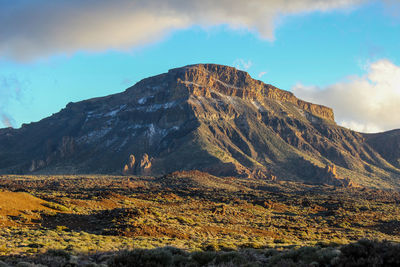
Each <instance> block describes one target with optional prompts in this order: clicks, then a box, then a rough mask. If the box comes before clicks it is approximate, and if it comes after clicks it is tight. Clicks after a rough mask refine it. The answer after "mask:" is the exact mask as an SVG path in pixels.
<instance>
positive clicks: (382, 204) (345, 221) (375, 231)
mask: <svg viewBox="0 0 400 267" xmlns="http://www.w3.org/2000/svg"><path fill="white" fill-rule="evenodd" d="M0 188H1V191H0V255H1V257H2V258H1V259H2V260H3V261H9V262H14V263H15V261H18V260H16V259H21V260H22V259H25V260H30V261H35V259H36V262H39V261H41V262H42V263H44V261H43V257H44V258H46V257H47V259H48V257H50V256H49V255H53V254H54V255H56V256H57V255H58V254H61V256H57V257H61V259H64V258H68V260H64V261H62V262H63V263H61V262H60V264H59V265H57V264H56V263H55V264H56V265H51V264H46V265H51V266H62V265H63V264H66V263H68V262H69V261H70V258H71V257H72V260H74V261H76V260H83V259H85V260H86V261H89V260H88V259H92V260H93V262H97V263H100V262H101V261H99V260H98V259H97V258H96V257H100V256H101V255H103V256H104V259H103V260H104V261H103V263H108V264H109V265H110V264H111V259H114V260H115V259H116V258H115V257H117V255H119V256H121V255H122V256H123V255H125V256H126V257H136V256H137V255H136V254H137V253H139V254H140V253H142V254H146V255H147V254H148V253H150V254H149V255H156V254H157V255H158V253H161V255H167V256H165V257H166V258H168V259H166V260H167V263H168V264H174V263H173V260H174V259H175V258H174V257H175V256H174V255H175V254H176V253H178V254H179V255H181V254H182V255H181V256H182V257H181V258H182V260H184V258H185V257H186V258H188V259H189V258H190V259H192V258H193V257H192V255H197V254H198V255H200V256H199V257H203V256H204V255H206V254H207V253H208V254H210V253H211V254H210V255H208V254H207V255H208V256H207V255H206V256H204V257H206V258H207V257H209V258H210V260H209V261H207V260H204V261H205V262H204V265H207V264H211V265H212V264H214V265H215V264H217V262H216V261H218V260H217V258H216V257H217V256H218V255H220V256H218V257H223V256H221V255H225V254H226V253H228V251H230V252H229V253H231V254H227V255H230V256H232V257H233V258H232V259H234V258H235V257H239V258H240V259H243V257H244V258H246V257H247V256H245V255H248V254H249V253H250V254H251V255H252V256H251V257H256V258H257V256H254V255H253V254H252V253H256V254H257V253H264V254H262V255H264V256H263V257H264V258H265V259H264V260H266V261H268V259H269V260H271V259H270V257H272V256H274V255H275V254H276V253H278V252H279V253H286V252H288V251H292V252H291V253H300V254H302V253H306V252H307V249H306V248H304V247H306V246H307V247H313V248H308V249H311V250H312V251H314V252H312V253H311V252H310V251H308V252H307V253H311V254H313V253H317V251H320V250H321V249H323V248H324V250H323V251H325V252H327V253H338V250H340V249H341V248H343V247H346V246H343V245H346V244H349V243H354V242H356V241H358V240H360V239H365V238H366V239H371V240H376V242H379V241H382V240H388V241H390V242H394V243H397V242H399V241H400V212H399V206H398V203H399V201H400V194H399V193H397V192H395V191H383V190H374V189H367V188H341V187H333V186H328V185H307V184H301V183H295V182H282V181H270V180H260V179H257V180H256V179H254V180H253V179H249V178H243V179H240V178H220V177H215V176H211V175H209V174H206V173H202V172H198V171H191V172H175V173H172V174H169V175H165V176H161V177H136V176H104V175H92V176H1V177H0ZM365 242H367V243H365ZM368 242H369V241H364V243H363V244H364V245H365V246H367V247H368V246H372V247H374V249H376V248H377V247H380V246H389V245H388V244H390V246H394V248H395V249H397V248H398V247H397V245H392V243H383V244H381V243H374V242H370V243H368ZM366 244H367V245H366ZM368 244H369V245H368ZM356 245H360V244H359V243H357V244H353V246H356ZM364 245H362V246H364ZM163 247H167V248H164V249H162V248H163ZM171 247H174V248H171ZM300 247H303V248H301V249H300V250H299V248H300ZM347 247H348V246H347ZM327 248H329V249H328V250H329V251H328V250H327ZM140 249H150V250H140ZM151 249H152V250H151ZM178 249H179V250H178ZM290 249H292V250H290ZM126 250H128V251H130V252H126ZM132 250H133V251H132ZM121 251H125V252H121ZM201 251H202V252H201ZM215 251H217V252H215ZM249 251H251V252H249ZM267 251H269V252H268V253H272V254H271V255H269V254H268V253H267ZM273 251H275V252H273ZM285 251H286V252H285ZM293 251H297V252H293ZM298 251H300V252H298ZM304 251H306V252H304ZM206 252H207V253H206ZM320 252H321V251H320ZM320 252H318V253H320ZM325 252H324V253H325ZM49 253H50V254H49ZM52 253H53V254H52ZM63 253H64V254H63ZM121 253H122V254H121ZM123 253H125V254H123ZM132 253H133V254H132ZM135 253H136V254H135ZM193 253H194V254H193ZM196 253H197V254H196ZM235 253H237V255H236V254H235ZM246 253H247V254H246ZM265 253H267V254H265ZM321 253H322V252H321ZM130 254H132V255H134V256H132V255H130ZM170 254H171V255H172V256H171V257H172V258H171V257H170V256H168V255H170ZM234 254H235V255H236V256H235V255H234ZM250 254H249V255H248V256H249V257H250ZM46 255H47V256H46ZM54 255H53V256H54ZM63 255H64V256H63ZM96 255H97V256H96ZM110 255H113V256H110ZM129 255H130V256H129ZM135 255H136V256H135ZM140 255H141V254H140ZM185 255H186V256H185ZM268 255H269V256H268ZM282 255H283V254H282ZM290 255H292V254H290ZM318 255H319V254H318ZM332 255H333V254H332ZM332 255H331V256H332ZM122 256H121V257H122ZM125 256H124V257H125ZM147 256H148V255H147ZM147 256H143V255H142V256H140V257H142V258H143V257H145V258H146V257H147ZM275 256H276V255H275ZM336 256H338V255H336ZM194 257H197V256H194ZM224 257H228V258H229V256H224ZM332 257H333V258H334V256H332ZM156 258H157V257H156ZM239 258H238V259H237V260H239ZM297 258H298V259H300V258H301V257H300V258H299V257H297ZM39 259H41V260H39ZM61 259H60V260H61ZM218 259H219V258H218ZM260 260H261V258H260ZM171 261H172V262H171ZM200 261H202V260H201V259H200ZM239 261H240V260H239ZM227 262H230V261H229V260H227ZM247 262H248V261H247ZM295 262H296V261H295ZM186 263H187V264H189V262H186ZM186 263H185V264H186ZM255 263H257V260H255ZM264 263H265V264H266V263H267V262H264ZM168 264H167V265H168ZM182 264H183V263H182ZM185 264H183V265H182V266H185ZM196 264H198V265H202V263H201V262H197V263H196ZM221 264H225V263H223V262H221ZM232 264H233V263H232ZM260 264H261V262H260ZM111 265H112V264H111ZM117 265H118V264H117ZM175 265H176V264H175ZM178 265H179V264H178ZM217 265H218V264H217ZM236 265H240V264H239V263H238V264H236ZM236 265H235V264H233V265H230V266H236ZM155 266H163V265H162V264H161V265H157V264H155ZM306 266H307V265H306ZM377 266H379V265H377Z"/></svg>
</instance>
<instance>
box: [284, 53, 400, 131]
mask: <svg viewBox="0 0 400 267" xmlns="http://www.w3.org/2000/svg"><path fill="white" fill-rule="evenodd" d="M292 91H293V92H294V93H295V94H296V95H297V96H298V97H300V98H303V99H306V100H309V101H311V102H315V103H320V104H324V105H327V106H330V107H332V108H333V109H334V112H335V116H336V119H337V121H338V123H339V124H341V125H343V126H345V127H349V128H351V129H354V130H357V131H361V132H378V131H382V130H391V129H396V128H400V119H399V118H400V116H399V114H400V105H399V103H400V66H397V65H395V64H393V63H392V62H391V61H389V60H386V59H383V60H379V61H376V62H373V63H369V64H368V66H367V74H366V75H364V76H361V77H359V76H350V77H348V78H346V79H345V80H344V81H341V82H338V83H335V84H332V85H329V86H326V87H323V88H320V87H317V86H305V85H302V84H298V85H296V86H295V87H294V88H293V89H292Z"/></svg>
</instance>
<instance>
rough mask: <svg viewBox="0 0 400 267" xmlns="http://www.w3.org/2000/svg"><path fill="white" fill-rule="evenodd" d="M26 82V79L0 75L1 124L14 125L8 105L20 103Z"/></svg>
mask: <svg viewBox="0 0 400 267" xmlns="http://www.w3.org/2000/svg"><path fill="white" fill-rule="evenodd" d="M26 84H27V81H21V80H20V79H18V78H17V77H15V76H13V75H7V76H4V75H3V76H1V75H0V118H1V124H2V126H5V127H14V126H15V120H14V119H13V117H12V115H11V114H9V111H8V110H9V106H10V105H11V104H12V103H21V100H22V98H23V92H24V90H25V88H26ZM1 124H0V125H1Z"/></svg>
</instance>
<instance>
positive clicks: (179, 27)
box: [0, 0, 400, 132]
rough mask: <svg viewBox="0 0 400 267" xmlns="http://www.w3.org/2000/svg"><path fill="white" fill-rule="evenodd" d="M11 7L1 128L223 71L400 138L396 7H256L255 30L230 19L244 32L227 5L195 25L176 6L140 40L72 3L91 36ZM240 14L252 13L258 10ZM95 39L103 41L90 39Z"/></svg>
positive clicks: (315, 0)
mask: <svg viewBox="0 0 400 267" xmlns="http://www.w3.org/2000/svg"><path fill="white" fill-rule="evenodd" d="M10 2H11V1H4V0H0V9H1V10H3V11H0V25H1V26H0V27H1V28H3V29H1V28H0V43H3V45H0V116H1V122H0V126H1V127H5V126H9V125H10V124H11V125H12V126H13V127H20V125H21V124H22V123H29V122H31V121H38V120H40V119H42V118H44V117H46V116H49V115H51V114H52V113H55V112H58V111H59V110H60V109H61V108H63V107H64V106H65V105H66V104H67V103H68V102H71V101H73V102H75V101H79V100H84V99H87V98H91V97H97V96H103V95H108V94H112V93H118V92H121V91H123V90H124V89H126V88H127V87H129V86H131V85H133V84H134V83H135V82H137V81H139V80H140V79H143V78H146V77H148V76H151V75H156V74H159V73H162V72H166V71H167V70H168V69H170V68H174V67H180V66H184V65H188V64H193V63H218V64H224V65H231V66H235V67H238V68H241V69H243V70H246V71H248V72H249V73H250V74H251V75H252V76H253V77H254V78H257V79H260V80H262V81H264V82H266V83H270V84H273V85H275V86H277V87H279V88H282V89H285V90H291V91H293V92H294V93H295V94H296V95H298V96H299V97H302V98H305V99H306V100H310V101H313V102H317V103H321V104H325V105H328V106H331V107H333V108H334V111H335V113H336V117H337V121H338V123H339V124H342V125H344V126H347V127H350V128H353V129H356V130H360V131H369V132H373V131H382V130H389V129H393V128H400V116H399V115H398V114H400V113H397V114H396V112H400V108H398V107H397V106H398V104H397V103H399V102H398V101H400V84H399V80H398V78H397V75H398V74H399V73H400V72H399V71H400V67H399V65H400V52H399V47H400V16H399V12H398V10H399V6H398V5H396V4H395V1H394V2H392V3H389V2H390V1H389V2H385V1H345V0H337V1H336V0H333V1H332V3H333V2H337V4H336V5H335V4H332V5H328V6H325V5H324V4H321V1H319V0H293V1H288V2H292V4H293V5H292V6H291V4H280V2H285V1H280V0H274V1H271V3H272V4H271V6H272V7H270V6H268V5H267V6H265V5H263V4H260V2H259V1H257V0H254V1H253V4H254V5H255V7H257V4H259V5H262V6H260V8H259V10H260V11H259V12H258V13H257V14H256V15H254V16H255V18H252V14H253V13H251V8H253V7H246V8H248V9H249V14H247V13H246V12H244V11H243V12H244V13H243V12H242V11H241V10H240V9H235V7H234V5H235V4H233V7H232V10H231V11H230V12H232V14H233V17H235V16H236V17H235V18H236V20H233V19H231V18H230V16H229V14H228V15H226V14H225V13H221V12H222V11H219V10H220V9H221V7H220V6H218V4H216V6H213V4H209V5H207V10H203V12H200V13H199V14H198V13H193V14H192V13H190V16H191V17H195V18H196V19H193V20H190V19H188V18H187V17H180V15H174V14H175V13H173V14H172V15H170V13H171V12H172V11H174V12H177V13H176V14H181V13H180V12H185V8H187V9H189V8H190V12H194V11H192V10H191V9H193V7H192V6H187V7H186V6H184V7H181V6H179V7H176V5H177V3H178V2H180V1H173V0H171V1H169V2H171V4H170V6H167V7H166V8H165V9H166V10H167V11H168V12H169V13H168V17H167V18H166V19H165V21H164V20H161V21H158V20H154V18H153V17H151V19H150V22H149V23H144V24H143V25H137V27H138V29H139V28H140V29H141V31H140V32H132V30H131V27H133V28H134V27H136V24H139V23H140V22H137V21H136V20H135V18H133V19H131V17H130V15H129V14H128V13H127V15H126V16H127V18H129V20H128V19H127V20H126V21H124V22H121V23H120V22H118V24H115V25H116V26H115V25H114V22H115V21H116V20H119V19H120V17H121V16H119V14H120V13H118V12H117V11H118V9H116V10H114V8H115V7H112V6H109V4H104V6H103V7H101V4H100V5H99V6H100V7H101V8H100V7H96V8H94V7H92V6H91V5H96V4H95V1H70V2H69V3H68V6H67V7H68V8H69V9H71V10H74V12H75V13H74V14H76V10H79V12H81V15H80V16H78V17H79V18H80V23H81V25H83V24H87V25H88V26H87V27H86V26H82V27H81V26H80V25H78V26H76V27H77V28H74V26H73V25H72V24H68V23H69V19H68V18H64V20H62V19H63V18H61V19H59V18H58V17H57V16H53V17H49V18H48V21H44V22H40V21H39V22H36V21H37V20H35V18H36V17H35V16H33V17H32V18H31V19H32V21H35V23H36V24H34V25H31V24H32V21H30V20H29V19H30V18H29V17H28V18H25V16H24V19H26V22H25V24H24V23H20V22H18V23H17V22H16V21H15V20H16V19H15V20H14V19H12V18H11V17H16V18H18V15H21V17H22V16H23V15H24V14H25V13H24V12H25V11H26V10H25V9H28V8H29V9H30V10H32V7H31V6H29V5H28V4H26V3H27V1H23V0H21V1H19V0H16V1H15V2H18V3H19V4H20V6H19V9H18V8H11V7H12V6H13V4H9V3H10ZM15 2H14V3H15ZM33 2H35V1H33ZM50 2H51V1H46V0H40V1H37V2H36V3H37V5H38V7H37V8H38V11H37V12H38V13H37V15H38V16H39V15H41V13H40V12H41V11H40V10H42V9H43V7H46V6H48V8H50V10H52V9H55V14H57V11H58V10H57V8H60V9H62V7H61V6H60V7H57V5H51V4H50ZM60 2H63V1H60ZM99 2H102V1H99ZM99 2H96V3H99ZM103 2H104V1H103ZM116 2H118V1H116ZM120 2H124V0H121V1H120ZM150 2H151V1H150ZM166 2H168V1H166ZM189 2H190V1H189ZM232 2H238V4H241V5H242V7H243V5H246V3H248V2H246V1H240V0H237V1H232ZM250 2H251V1H250ZM266 2H268V1H266ZM70 3H74V5H71V6H69V4H70ZM82 3H84V4H82ZM210 3H212V1H211V2H210ZM310 5H311V7H310ZM312 5H314V6H312ZM68 8H65V7H64V10H67V11H66V12H67V13H68V10H69V9H68ZM135 8H136V7H135ZM140 8H141V11H140V13H135V12H136V11H135V10H133V11H132V12H133V13H134V15H135V16H137V17H139V16H145V18H147V17H148V16H150V15H151V16H154V17H157V18H158V17H159V16H165V14H164V13H163V14H162V15H158V13H152V12H153V10H152V8H153V9H154V7H153V6H150V7H147V6H146V7H140ZM228 8H229V7H228ZM110 10H113V11H112V12H111V11H110ZM171 10H172V11H171ZM215 10H216V11H215ZM276 10H278V11H276ZM214 11H215V12H214ZM217 11H218V12H220V13H218V12H217ZM34 12H35V10H33V13H34ZM96 12H97V13H98V14H114V12H115V14H114V15H115V18H113V15H110V16H109V17H110V18H109V19H108V20H107V21H106V22H104V23H103V24H102V23H99V22H98V21H96V19H97V17H98V16H95V15H97V14H96ZM235 12H236V13H235ZM71 13H72V11H71ZM235 14H236V15H235ZM225 15H226V19H224V16H225ZM257 16H258V17H257ZM268 16H270V17H272V18H271V19H268V18H267V17H268ZM171 17H172V18H171ZM175 17H177V18H179V19H177V20H176V21H175V20H174V18H175ZM264 17H265V18H266V19H265V21H262V18H264ZM260 18H261V21H260ZM1 22H3V23H1ZM67 22H68V23H67ZM94 22H95V23H94ZM159 24H161V26H160V25H159ZM71 25H72V26H71ZM91 25H98V26H91ZM108 25H114V26H113V27H117V29H118V35H117V34H115V35H114V33H115V31H116V30H115V28H110V29H111V30H112V33H111V34H108V35H107V30H104V33H103V30H102V29H104V28H106V29H107V28H108ZM164 25H167V26H164ZM24 27H26V28H28V29H27V30H25V28H24ZM30 27H31V29H29V28H30ZM85 27H86V28H85ZM82 28H83V29H82ZM28 30H29V32H28ZM119 30H120V31H121V32H119ZM92 32H96V34H97V32H99V34H98V35H96V34H94V35H93V37H91V33H92ZM125 33H126V34H125ZM52 34H53V36H52ZM130 35H132V37H131V39H130V38H129V36H130ZM2 36H3V37H2ZM65 36H67V37H65ZM108 37H109V38H110V39H113V38H114V39H113V40H112V41H109V40H107V39H108ZM63 38H65V39H63ZM91 38H93V40H91ZM103 40H104V42H103ZM114 40H115V42H114ZM388 81H389V82H388ZM376 92H379V93H378V94H377V93H376ZM344 98H349V99H348V100H347V101H343V99H344ZM361 99H362V100H363V101H360V100H361ZM350 100H351V101H350ZM386 100H387V101H386ZM352 101H354V105H352V103H353V102H352ZM379 101H380V102H379ZM344 104H346V105H344ZM387 113H391V115H390V116H388V118H386V117H385V114H387ZM382 116H384V118H383V117H382ZM393 117H394V118H393Z"/></svg>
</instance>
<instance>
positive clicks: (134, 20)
mask: <svg viewBox="0 0 400 267" xmlns="http://www.w3.org/2000/svg"><path fill="white" fill-rule="evenodd" d="M361 2H364V0H330V1H326V0H290V1H288V0H219V1H214V0H203V1H197V0H148V1H142V0H113V1H109V0H58V1H54V0H37V1H27V0H13V1H8V0H0V25H2V26H1V27H0V56H5V57H8V58H12V59H18V60H30V59H35V58H38V57H43V56H47V55H52V54H57V53H67V54H68V53H74V52H76V51H82V50H86V51H105V50H109V49H117V50H124V49H125V50H128V49H131V48H132V47H135V46H141V45H146V44H148V43H151V42H154V41H158V40H160V39H162V38H163V37H164V36H166V35H167V34H168V33H170V32H172V31H174V30H178V29H184V28H188V27H190V26H193V25H201V26H204V27H208V26H215V25H222V24H224V25H229V26H230V27H231V28H233V29H237V28H240V29H243V28H245V29H249V30H251V31H254V32H256V33H258V34H259V35H260V37H262V38H267V39H273V38H274V28H275V21H276V19H277V18H279V17H280V16H287V15H291V14H298V13H305V12H315V11H321V12H324V11H329V10H332V9H345V8H349V7H351V6H354V5H356V4H359V3H361Z"/></svg>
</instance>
